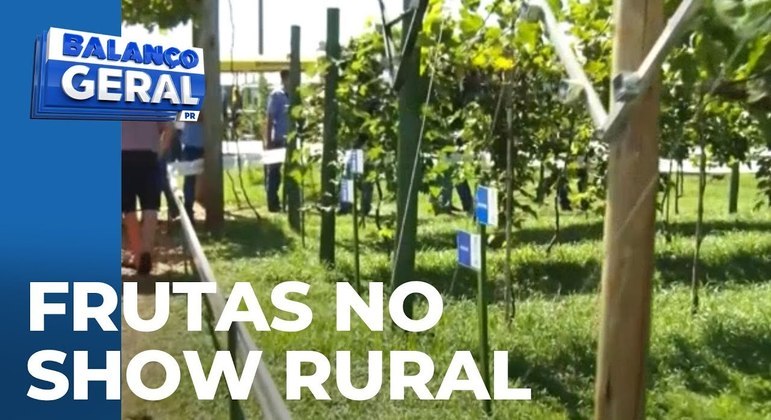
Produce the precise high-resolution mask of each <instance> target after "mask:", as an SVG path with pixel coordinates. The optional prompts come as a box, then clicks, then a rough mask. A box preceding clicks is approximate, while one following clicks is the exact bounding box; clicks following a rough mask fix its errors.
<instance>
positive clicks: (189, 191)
mask: <svg viewBox="0 0 771 420" xmlns="http://www.w3.org/2000/svg"><path fill="white" fill-rule="evenodd" d="M203 118H204V117H203V113H201V114H199V117H198V122H197V123H190V122H188V123H185V126H184V128H182V135H181V136H180V143H182V161H184V162H191V161H195V160H198V159H202V158H203V124H201V122H202V121H203ZM197 178H198V176H196V175H189V176H186V177H185V182H184V185H183V187H182V190H183V192H184V195H185V211H186V212H187V215H188V217H189V218H190V222H191V223H194V222H195V218H194V216H193V205H194V204H195V182H196V179H197Z"/></svg>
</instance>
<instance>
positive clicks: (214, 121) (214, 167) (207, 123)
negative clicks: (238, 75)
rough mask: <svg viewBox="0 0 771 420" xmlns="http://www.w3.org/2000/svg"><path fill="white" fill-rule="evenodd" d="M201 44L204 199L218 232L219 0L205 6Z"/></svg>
mask: <svg viewBox="0 0 771 420" xmlns="http://www.w3.org/2000/svg"><path fill="white" fill-rule="evenodd" d="M202 5H203V6H202V8H203V10H202V14H201V16H200V23H201V25H200V31H199V33H200V43H199V45H200V46H201V48H203V54H204V71H205V72H206V95H205V97H204V101H203V108H202V110H203V121H202V122H201V124H203V133H204V162H203V165H204V172H203V189H204V194H203V199H204V207H205V208H206V228H207V229H209V230H218V229H220V228H221V227H222V224H223V222H224V220H225V196H224V193H223V182H222V88H221V86H220V45H219V44H220V40H219V0H213V1H206V2H203V3H202Z"/></svg>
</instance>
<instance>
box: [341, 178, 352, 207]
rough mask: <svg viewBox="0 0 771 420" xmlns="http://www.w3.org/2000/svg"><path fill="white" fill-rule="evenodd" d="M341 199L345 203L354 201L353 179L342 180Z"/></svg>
mask: <svg viewBox="0 0 771 420" xmlns="http://www.w3.org/2000/svg"><path fill="white" fill-rule="evenodd" d="M340 201H342V202H343V203H350V204H352V203H353V180H352V179H343V180H342V181H340Z"/></svg>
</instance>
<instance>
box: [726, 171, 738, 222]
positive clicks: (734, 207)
mask: <svg viewBox="0 0 771 420" xmlns="http://www.w3.org/2000/svg"><path fill="white" fill-rule="evenodd" d="M739 179H740V174H739V162H734V163H733V164H732V165H731V185H730V189H729V191H728V213H730V214H734V213H736V212H737V211H738V210H739Z"/></svg>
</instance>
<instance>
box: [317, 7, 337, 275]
mask: <svg viewBox="0 0 771 420" xmlns="http://www.w3.org/2000/svg"><path fill="white" fill-rule="evenodd" d="M339 38H340V9H327V43H326V49H327V60H328V61H327V66H328V67H327V73H326V81H325V85H324V149H323V151H322V155H321V233H320V237H319V259H320V260H321V263H322V264H326V265H330V266H332V265H334V264H335V207H336V206H337V194H335V179H337V170H336V166H335V162H336V160H337V127H338V122H337V97H336V94H337V81H338V68H337V61H338V60H339V59H340V44H339Z"/></svg>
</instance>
